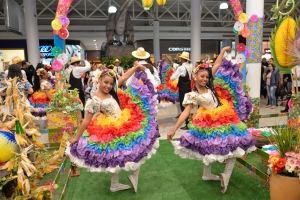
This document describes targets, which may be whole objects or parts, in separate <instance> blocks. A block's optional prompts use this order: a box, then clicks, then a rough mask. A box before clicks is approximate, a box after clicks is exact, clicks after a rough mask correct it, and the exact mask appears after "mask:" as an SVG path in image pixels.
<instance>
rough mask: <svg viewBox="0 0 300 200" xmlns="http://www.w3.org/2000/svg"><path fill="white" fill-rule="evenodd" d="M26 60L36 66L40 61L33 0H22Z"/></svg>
mask: <svg viewBox="0 0 300 200" xmlns="http://www.w3.org/2000/svg"><path fill="white" fill-rule="evenodd" d="M23 5H24V14H25V26H26V43H27V52H28V61H29V62H31V63H32V65H33V66H36V65H37V63H39V61H40V49H39V46H40V45H39V35H38V24H37V14H36V4H35V0H23Z"/></svg>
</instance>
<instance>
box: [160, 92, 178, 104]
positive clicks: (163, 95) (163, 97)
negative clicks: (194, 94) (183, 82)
mask: <svg viewBox="0 0 300 200" xmlns="http://www.w3.org/2000/svg"><path fill="white" fill-rule="evenodd" d="M157 99H158V100H168V101H170V102H172V103H176V102H179V96H178V95H177V96H176V97H175V98H174V97H172V96H171V95H169V94H159V95H158V97H157Z"/></svg>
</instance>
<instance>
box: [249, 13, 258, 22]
mask: <svg viewBox="0 0 300 200" xmlns="http://www.w3.org/2000/svg"><path fill="white" fill-rule="evenodd" d="M257 20H258V16H257V15H255V14H254V15H251V17H250V21H251V22H257Z"/></svg>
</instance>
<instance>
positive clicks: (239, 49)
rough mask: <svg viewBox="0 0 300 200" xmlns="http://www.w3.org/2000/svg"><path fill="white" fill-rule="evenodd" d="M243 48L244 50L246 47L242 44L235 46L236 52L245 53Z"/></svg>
mask: <svg viewBox="0 0 300 200" xmlns="http://www.w3.org/2000/svg"><path fill="white" fill-rule="evenodd" d="M245 48H246V46H245V44H243V43H239V44H238V45H236V50H237V52H243V51H245Z"/></svg>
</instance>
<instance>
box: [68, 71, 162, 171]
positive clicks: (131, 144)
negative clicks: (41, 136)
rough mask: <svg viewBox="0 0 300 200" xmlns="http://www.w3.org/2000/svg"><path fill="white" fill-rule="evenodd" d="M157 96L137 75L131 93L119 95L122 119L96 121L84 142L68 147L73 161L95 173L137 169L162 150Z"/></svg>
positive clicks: (96, 118)
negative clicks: (157, 117) (160, 148)
mask: <svg viewBox="0 0 300 200" xmlns="http://www.w3.org/2000/svg"><path fill="white" fill-rule="evenodd" d="M154 94H155V92H154V87H153V84H152V83H151V82H150V81H149V79H147V76H146V74H145V73H143V72H139V73H136V75H135V77H134V78H133V79H132V80H131V83H130V84H129V85H128V87H127V89H126V90H125V91H124V92H123V91H121V90H119V91H118V97H119V101H120V104H121V108H122V113H121V116H120V117H119V118H118V119H114V118H112V117H106V118H105V117H104V115H103V114H98V115H97V116H96V117H95V118H93V120H92V121H91V123H90V124H89V125H88V127H87V130H86V131H85V132H84V133H83V135H82V137H81V138H80V140H79V141H78V142H76V143H74V144H73V145H72V147H70V146H68V147H67V150H66V153H67V155H69V157H70V159H71V161H72V162H74V163H75V164H76V165H78V166H79V167H84V168H87V169H88V170H89V171H92V172H111V173H116V172H118V171H120V170H121V169H124V170H135V169H137V168H138V167H139V166H140V165H141V164H143V163H144V162H145V161H146V160H147V159H149V158H150V157H151V156H152V155H153V154H155V152H156V149H157V148H158V146H159V142H158V131H157V130H156V127H157V122H156V121H155V115H156V112H155V106H156V99H154V98H152V97H153V96H154Z"/></svg>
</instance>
